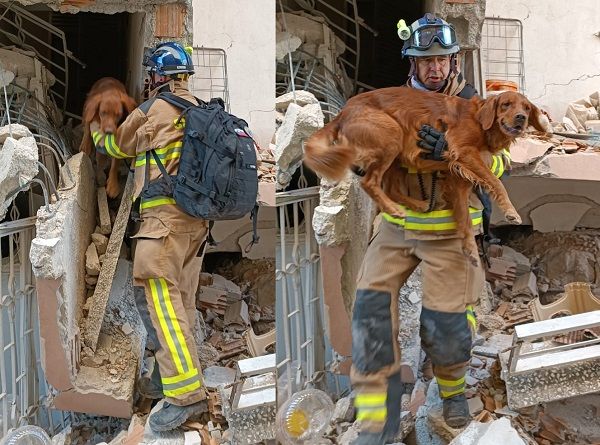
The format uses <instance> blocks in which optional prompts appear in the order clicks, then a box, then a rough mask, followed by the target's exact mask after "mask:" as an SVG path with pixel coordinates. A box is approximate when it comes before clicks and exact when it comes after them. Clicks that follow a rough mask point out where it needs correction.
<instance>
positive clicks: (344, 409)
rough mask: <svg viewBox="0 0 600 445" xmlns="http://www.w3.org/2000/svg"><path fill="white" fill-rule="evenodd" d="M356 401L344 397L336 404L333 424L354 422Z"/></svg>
mask: <svg viewBox="0 0 600 445" xmlns="http://www.w3.org/2000/svg"><path fill="white" fill-rule="evenodd" d="M355 414H356V413H355V409H354V399H353V398H351V397H343V398H341V399H340V400H338V401H337V402H336V404H335V410H334V411H333V418H332V419H331V421H332V422H333V423H339V422H352V421H353V420H354V416H355Z"/></svg>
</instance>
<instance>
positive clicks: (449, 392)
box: [435, 376, 465, 398]
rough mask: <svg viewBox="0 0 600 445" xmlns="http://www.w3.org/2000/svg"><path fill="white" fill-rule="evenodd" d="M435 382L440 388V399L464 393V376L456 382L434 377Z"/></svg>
mask: <svg viewBox="0 0 600 445" xmlns="http://www.w3.org/2000/svg"><path fill="white" fill-rule="evenodd" d="M435 380H436V381H437V384H438V386H439V387H440V394H441V395H442V398H448V397H452V396H455V395H457V394H462V393H463V392H465V378H464V376H463V377H461V378H460V379H458V380H446V379H442V378H440V377H436V378H435Z"/></svg>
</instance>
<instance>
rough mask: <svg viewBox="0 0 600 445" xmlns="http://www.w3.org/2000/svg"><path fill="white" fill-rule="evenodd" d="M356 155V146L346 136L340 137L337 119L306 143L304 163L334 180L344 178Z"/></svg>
mask: <svg viewBox="0 0 600 445" xmlns="http://www.w3.org/2000/svg"><path fill="white" fill-rule="evenodd" d="M334 142H336V143H335V144H334ZM355 156H356V153H355V150H354V147H352V145H350V144H348V141H347V140H346V138H345V137H344V136H340V137H338V124H337V122H336V121H335V120H333V121H332V122H330V123H329V124H328V125H326V126H325V127H324V128H321V129H320V130H319V131H317V132H316V133H315V134H313V135H312V136H311V137H310V138H309V139H308V141H306V142H305V144H304V163H305V164H306V165H307V166H308V167H309V168H310V169H312V170H314V171H315V172H317V173H318V174H319V175H321V176H323V177H325V178H327V179H330V180H332V181H339V180H341V179H343V177H344V176H345V174H346V170H347V169H348V168H349V167H350V165H351V164H352V162H353V161H354V158H355Z"/></svg>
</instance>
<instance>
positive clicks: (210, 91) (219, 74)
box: [189, 47, 229, 111]
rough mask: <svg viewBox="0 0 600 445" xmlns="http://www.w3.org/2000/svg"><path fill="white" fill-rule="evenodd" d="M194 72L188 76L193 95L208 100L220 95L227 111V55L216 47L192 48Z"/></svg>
mask: <svg viewBox="0 0 600 445" xmlns="http://www.w3.org/2000/svg"><path fill="white" fill-rule="evenodd" d="M192 60H193V62H194V68H195V73H194V75H193V76H191V77H190V85H189V86H190V91H191V92H192V93H193V94H194V96H196V97H198V98H200V99H202V100H205V101H208V100H210V99H211V98H213V97H220V98H221V99H223V102H225V109H226V110H227V111H229V88H228V85H227V56H226V54H225V51H224V50H222V49H218V48H204V47H199V48H194V52H193V54H192Z"/></svg>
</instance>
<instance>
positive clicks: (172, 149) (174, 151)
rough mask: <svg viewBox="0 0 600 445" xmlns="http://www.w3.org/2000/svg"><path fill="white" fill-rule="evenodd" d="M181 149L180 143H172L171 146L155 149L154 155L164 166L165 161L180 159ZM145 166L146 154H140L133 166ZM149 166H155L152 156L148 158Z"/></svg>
mask: <svg viewBox="0 0 600 445" xmlns="http://www.w3.org/2000/svg"><path fill="white" fill-rule="evenodd" d="M182 147H183V142H182V141H177V142H173V143H172V144H169V145H167V146H166V147H163V148H157V149H156V150H155V151H156V154H157V155H158V158H159V159H160V160H161V162H162V163H163V164H164V163H165V162H166V161H169V160H171V159H176V158H179V157H181V148H182ZM144 165H146V153H145V152H144V153H141V154H139V155H137V156H136V158H135V166H136V167H143V166H144ZM150 165H156V159H154V157H153V156H150Z"/></svg>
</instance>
